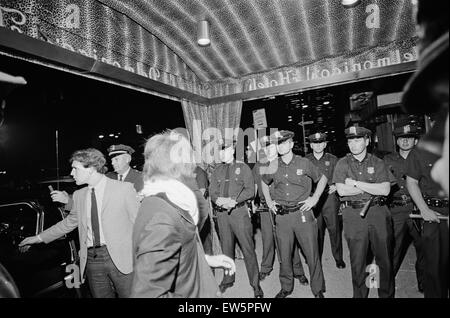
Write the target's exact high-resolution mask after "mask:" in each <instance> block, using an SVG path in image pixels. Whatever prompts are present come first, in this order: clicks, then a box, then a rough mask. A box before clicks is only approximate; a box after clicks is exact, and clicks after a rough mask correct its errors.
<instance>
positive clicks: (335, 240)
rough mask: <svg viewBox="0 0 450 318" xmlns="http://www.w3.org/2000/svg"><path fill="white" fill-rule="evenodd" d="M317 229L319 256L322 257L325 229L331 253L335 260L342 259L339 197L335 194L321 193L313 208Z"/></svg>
mask: <svg viewBox="0 0 450 318" xmlns="http://www.w3.org/2000/svg"><path fill="white" fill-rule="evenodd" d="M314 210H315V211H314V212H315V213H314V214H315V215H316V218H317V227H318V230H319V235H318V236H319V256H320V259H322V254H323V245H324V241H325V229H328V234H329V236H330V245H331V253H332V254H333V257H334V260H335V261H336V262H339V261H343V258H342V231H341V228H340V227H341V224H340V222H339V216H338V212H339V199H338V198H337V196H336V194H334V193H332V194H330V195H329V194H327V193H326V194H323V196H322V197H321V200H320V201H319V204H318V205H317V207H316V208H315V209H314Z"/></svg>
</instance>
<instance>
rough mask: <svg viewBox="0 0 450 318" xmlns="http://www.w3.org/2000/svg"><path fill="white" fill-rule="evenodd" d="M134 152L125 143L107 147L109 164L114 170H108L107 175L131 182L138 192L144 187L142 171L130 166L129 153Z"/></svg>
mask: <svg viewBox="0 0 450 318" xmlns="http://www.w3.org/2000/svg"><path fill="white" fill-rule="evenodd" d="M133 153H134V149H133V148H131V147H130V146H127V145H122V144H120V145H111V146H110V147H109V148H108V156H109V157H110V158H111V164H112V166H113V168H114V172H108V173H107V174H106V176H107V177H109V178H111V179H114V180H119V181H124V182H131V183H132V184H133V185H134V188H135V189H136V192H139V191H141V190H142V188H143V187H144V179H143V177H142V173H141V172H140V171H137V170H135V169H133V168H131V167H130V162H131V155H132V154H133Z"/></svg>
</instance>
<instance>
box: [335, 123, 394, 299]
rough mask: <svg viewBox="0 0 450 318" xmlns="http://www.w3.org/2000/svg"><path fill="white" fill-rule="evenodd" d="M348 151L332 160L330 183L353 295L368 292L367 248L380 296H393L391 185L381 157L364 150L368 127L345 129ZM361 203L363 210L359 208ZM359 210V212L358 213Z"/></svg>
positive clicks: (367, 137)
mask: <svg viewBox="0 0 450 318" xmlns="http://www.w3.org/2000/svg"><path fill="white" fill-rule="evenodd" d="M345 135H346V137H347V140H348V141H347V143H348V147H349V149H350V153H349V154H347V155H346V156H345V157H344V158H341V159H340V160H339V161H338V163H337V164H336V168H335V169H334V174H333V183H335V184H336V188H337V192H338V194H339V196H340V200H341V202H343V205H344V207H345V208H344V209H343V211H342V218H343V225H344V236H345V238H346V240H347V244H348V248H349V250H350V263H351V269H352V284H353V297H354V298H367V297H368V295H369V288H368V287H369V286H370V285H369V284H368V279H367V276H368V272H369V271H368V269H367V268H366V265H367V264H366V260H367V257H368V252H369V248H371V250H372V253H373V255H375V260H376V265H377V269H376V274H379V278H380V281H379V282H375V283H376V286H377V287H379V288H378V296H379V297H380V298H387V297H394V292H395V290H394V277H393V273H392V258H391V256H392V252H391V244H392V226H391V215H390V212H389V209H388V208H387V206H386V205H385V203H386V202H385V201H386V200H385V196H387V195H388V194H389V191H390V188H391V185H390V177H389V173H388V169H387V167H386V165H385V164H384V162H383V160H381V159H379V158H377V157H376V156H374V155H372V154H370V153H368V152H367V147H368V145H369V142H370V135H371V131H370V130H368V129H366V128H364V127H357V126H352V127H349V128H347V129H346V130H345ZM364 207H366V208H367V210H365V209H364V210H362V209H363V208H364ZM361 212H362V213H361Z"/></svg>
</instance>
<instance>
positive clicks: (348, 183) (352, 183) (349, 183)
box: [345, 178, 356, 187]
mask: <svg viewBox="0 0 450 318" xmlns="http://www.w3.org/2000/svg"><path fill="white" fill-rule="evenodd" d="M345 184H346V185H348V186H351V187H356V181H355V180H353V179H350V178H346V179H345Z"/></svg>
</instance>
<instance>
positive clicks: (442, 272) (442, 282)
mask: <svg viewBox="0 0 450 318" xmlns="http://www.w3.org/2000/svg"><path fill="white" fill-rule="evenodd" d="M438 159H439V156H438V155H436V154H433V153H431V152H428V151H426V150H422V149H419V148H416V149H413V150H412V151H411V153H410V154H409V156H408V159H407V161H406V165H407V168H406V176H407V177H406V186H407V188H408V191H409V193H410V195H411V198H412V200H413V201H414V203H415V205H416V206H417V208H418V209H419V211H420V214H421V216H422V217H423V220H424V223H423V229H422V252H423V257H424V264H423V267H424V277H423V289H424V296H425V298H447V297H448V292H449V284H448V280H449V276H448V266H449V262H448V248H449V246H448V242H449V236H448V223H447V222H445V221H441V220H440V219H439V216H448V212H449V208H448V198H444V197H442V196H441V187H440V186H439V185H438V184H437V183H436V182H435V181H434V180H433V179H432V178H431V169H432V167H433V165H434V164H435V162H436V161H437V160H438Z"/></svg>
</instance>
